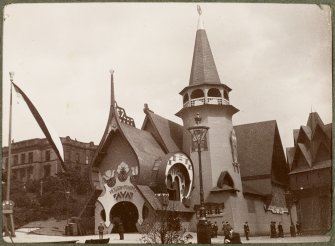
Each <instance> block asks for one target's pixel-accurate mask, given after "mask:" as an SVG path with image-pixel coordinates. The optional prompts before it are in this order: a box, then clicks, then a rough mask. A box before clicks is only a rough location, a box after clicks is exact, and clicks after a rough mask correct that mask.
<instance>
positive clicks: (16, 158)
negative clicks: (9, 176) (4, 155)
mask: <svg viewBox="0 0 335 246" xmlns="http://www.w3.org/2000/svg"><path fill="white" fill-rule="evenodd" d="M18 159H19V158H18V156H17V155H14V158H13V162H14V165H17V164H18Z"/></svg>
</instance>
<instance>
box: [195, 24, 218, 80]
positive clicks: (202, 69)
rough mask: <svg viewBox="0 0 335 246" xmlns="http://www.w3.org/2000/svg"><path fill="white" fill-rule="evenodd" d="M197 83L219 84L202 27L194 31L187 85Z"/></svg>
mask: <svg viewBox="0 0 335 246" xmlns="http://www.w3.org/2000/svg"><path fill="white" fill-rule="evenodd" d="M199 84H221V82H220V78H219V74H218V72H217V69H216V66H215V62H214V58H213V54H212V51H211V48H210V45H209V42H208V38H207V34H206V31H205V30H204V29H198V30H197V33H196V38H195V45H194V52H193V60H192V68H191V75H190V82H189V86H193V85H199Z"/></svg>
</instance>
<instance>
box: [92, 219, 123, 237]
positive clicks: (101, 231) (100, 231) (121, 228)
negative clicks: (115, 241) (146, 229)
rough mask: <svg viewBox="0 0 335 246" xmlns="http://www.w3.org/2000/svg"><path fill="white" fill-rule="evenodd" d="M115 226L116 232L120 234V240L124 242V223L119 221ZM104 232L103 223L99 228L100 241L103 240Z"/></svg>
mask: <svg viewBox="0 0 335 246" xmlns="http://www.w3.org/2000/svg"><path fill="white" fill-rule="evenodd" d="M115 226H116V227H117V228H116V230H117V232H118V233H119V236H120V240H123V239H124V227H123V224H122V221H119V222H118V223H116V224H115ZM104 230H105V226H104V224H103V222H100V225H99V226H98V232H99V239H103V236H104Z"/></svg>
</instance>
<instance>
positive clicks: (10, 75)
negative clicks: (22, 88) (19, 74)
mask: <svg viewBox="0 0 335 246" xmlns="http://www.w3.org/2000/svg"><path fill="white" fill-rule="evenodd" d="M9 78H10V82H13V80H14V72H9Z"/></svg>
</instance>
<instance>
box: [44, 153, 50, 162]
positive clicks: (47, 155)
mask: <svg viewBox="0 0 335 246" xmlns="http://www.w3.org/2000/svg"><path fill="white" fill-rule="evenodd" d="M45 161H50V150H46V151H45Z"/></svg>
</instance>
